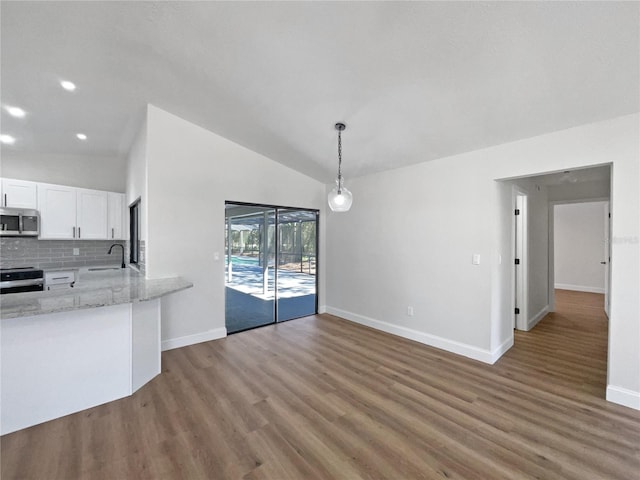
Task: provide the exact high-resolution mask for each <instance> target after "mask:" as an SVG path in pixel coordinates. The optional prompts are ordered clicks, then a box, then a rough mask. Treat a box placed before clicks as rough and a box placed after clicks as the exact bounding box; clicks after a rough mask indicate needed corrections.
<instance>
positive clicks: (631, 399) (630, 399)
mask: <svg viewBox="0 0 640 480" xmlns="http://www.w3.org/2000/svg"><path fill="white" fill-rule="evenodd" d="M607 400H608V401H609V402H613V403H617V404H618V405H623V406H625V407H629V408H634V409H636V410H640V392H634V391H633V390H628V389H626V388H622V387H616V386H615V385H607Z"/></svg>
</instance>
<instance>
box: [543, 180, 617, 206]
mask: <svg viewBox="0 0 640 480" xmlns="http://www.w3.org/2000/svg"><path fill="white" fill-rule="evenodd" d="M547 191H548V192H549V201H550V202H560V201H562V202H574V201H583V200H588V199H603V198H609V195H610V194H611V180H610V179H605V180H601V181H592V182H583V183H569V184H563V185H552V186H550V187H548V189H547Z"/></svg>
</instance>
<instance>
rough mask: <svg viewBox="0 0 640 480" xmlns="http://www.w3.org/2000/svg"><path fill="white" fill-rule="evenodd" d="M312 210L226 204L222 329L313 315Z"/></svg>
mask: <svg viewBox="0 0 640 480" xmlns="http://www.w3.org/2000/svg"><path fill="white" fill-rule="evenodd" d="M318 214H319V212H318V211H317V210H310V209H303V208H292V207H281V206H273V205H260V204H250V203H241V202H226V204H225V267H226V269H225V325H226V328H227V333H237V332H241V331H244V330H249V329H252V328H256V327H261V326H264V325H270V324H273V323H277V322H283V321H286V320H292V319H294V318H300V317H305V316H308V315H314V314H315V313H317V308H318V307H317V304H318V302H317V298H318V296H317V292H318V276H317V264H318V261H317V251H318V248H317V246H318Z"/></svg>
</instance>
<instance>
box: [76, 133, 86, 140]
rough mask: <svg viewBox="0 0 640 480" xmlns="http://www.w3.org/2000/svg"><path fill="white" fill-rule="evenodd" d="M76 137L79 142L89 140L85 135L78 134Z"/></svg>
mask: <svg viewBox="0 0 640 480" xmlns="http://www.w3.org/2000/svg"><path fill="white" fill-rule="evenodd" d="M76 137H78V139H79V140H86V139H87V136H86V135H85V134H84V133H76Z"/></svg>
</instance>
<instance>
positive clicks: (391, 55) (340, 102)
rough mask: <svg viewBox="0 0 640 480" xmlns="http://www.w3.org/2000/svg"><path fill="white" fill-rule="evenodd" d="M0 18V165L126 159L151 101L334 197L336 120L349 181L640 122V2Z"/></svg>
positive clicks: (309, 6) (121, 11)
mask: <svg viewBox="0 0 640 480" xmlns="http://www.w3.org/2000/svg"><path fill="white" fill-rule="evenodd" d="M0 8H1V22H2V23H1V28H2V30H1V42H2V43H1V49H2V50H1V54H2V55H1V65H0V66H1V84H0V87H1V102H2V105H3V107H7V106H19V107H21V108H23V109H24V110H25V111H26V112H27V114H26V116H25V117H24V118H14V117H11V116H10V115H8V114H7V112H6V111H5V109H4V108H3V111H2V125H1V128H2V133H3V134H10V135H12V136H13V137H15V139H16V141H15V143H14V144H13V145H3V147H2V149H3V152H4V153H5V154H6V153H11V154H14V155H20V154H32V153H55V154H74V155H86V156H87V158H88V161H91V158H93V157H94V156H95V157H96V158H97V156H101V161H104V160H103V159H104V156H105V155H106V156H114V157H116V156H119V157H122V156H123V155H126V153H127V150H128V148H129V146H130V143H131V141H132V138H133V134H134V133H135V130H136V128H137V127H138V124H139V122H140V120H141V119H142V115H143V112H144V108H145V105H146V104H147V103H152V104H154V105H156V106H158V107H160V108H163V109H165V110H167V111H169V112H171V113H174V114H176V115H178V116H181V117H183V118H184V119H186V120H189V121H191V122H194V123H196V124H198V125H200V126H202V127H204V128H207V129H209V130H211V131H213V132H215V133H217V134H220V135H222V136H224V137H226V138H229V139H231V140H233V141H235V142H237V143H239V144H241V145H244V146H246V147H248V148H250V149H252V150H255V151H257V152H259V153H262V154H264V155H266V156H268V157H270V158H271V159H273V160H275V161H278V162H280V163H282V164H285V165H288V166H289V167H291V168H294V169H296V170H298V171H300V172H303V173H305V174H307V175H309V176H312V177H314V178H316V179H318V180H320V181H324V182H327V183H329V182H331V181H332V179H333V176H334V174H335V168H336V164H337V152H336V132H335V130H334V128H333V126H334V124H335V123H336V122H337V121H343V122H345V123H346V124H347V130H346V131H345V132H344V134H343V144H344V173H345V175H346V176H347V177H354V176H360V175H366V174H369V173H372V172H377V171H382V170H386V169H391V168H397V167H400V166H404V165H410V164H414V163H418V162H423V161H428V160H432V159H435V158H441V157H445V156H449V155H452V154H456V153H461V152H466V151H472V150H477V149H479V148H483V147H487V146H491V145H496V144H501V143H505V142H510V141H514V140H518V139H522V138H527V137H532V136H535V135H539V134H543V133H547V132H550V131H555V130H560V129H564V128H568V127H572V126H576V125H581V124H585V123H590V122H594V121H599V120H603V119H607V118H612V117H616V116H620V115H625V114H629V113H634V112H637V111H639V110H640V106H639V105H640V97H639V88H638V85H639V84H640V74H639V68H640V67H639V58H640V46H639V45H640V42H639V39H640V33H639V31H640V30H639V29H640V27H639V26H640V21H639V18H640V17H639V12H640V4H639V3H637V2H619V3H618V2H602V3H600V2H546V1H545V2H320V1H318V2H2V4H1V7H0ZM62 79H67V80H71V81H73V82H74V83H75V84H76V85H77V89H76V90H75V91H74V92H73V93H70V92H67V91H65V90H63V89H62V88H60V85H59V82H60V80H62ZM78 132H82V133H85V134H86V135H87V136H88V139H87V140H86V141H80V140H78V139H77V138H76V137H75V135H76V133H78Z"/></svg>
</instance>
